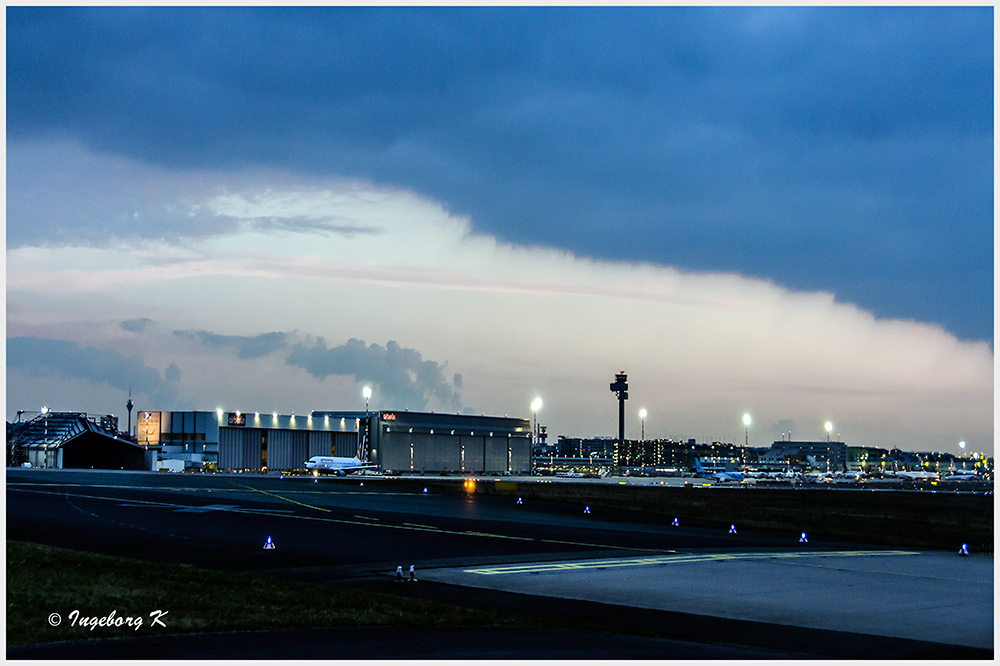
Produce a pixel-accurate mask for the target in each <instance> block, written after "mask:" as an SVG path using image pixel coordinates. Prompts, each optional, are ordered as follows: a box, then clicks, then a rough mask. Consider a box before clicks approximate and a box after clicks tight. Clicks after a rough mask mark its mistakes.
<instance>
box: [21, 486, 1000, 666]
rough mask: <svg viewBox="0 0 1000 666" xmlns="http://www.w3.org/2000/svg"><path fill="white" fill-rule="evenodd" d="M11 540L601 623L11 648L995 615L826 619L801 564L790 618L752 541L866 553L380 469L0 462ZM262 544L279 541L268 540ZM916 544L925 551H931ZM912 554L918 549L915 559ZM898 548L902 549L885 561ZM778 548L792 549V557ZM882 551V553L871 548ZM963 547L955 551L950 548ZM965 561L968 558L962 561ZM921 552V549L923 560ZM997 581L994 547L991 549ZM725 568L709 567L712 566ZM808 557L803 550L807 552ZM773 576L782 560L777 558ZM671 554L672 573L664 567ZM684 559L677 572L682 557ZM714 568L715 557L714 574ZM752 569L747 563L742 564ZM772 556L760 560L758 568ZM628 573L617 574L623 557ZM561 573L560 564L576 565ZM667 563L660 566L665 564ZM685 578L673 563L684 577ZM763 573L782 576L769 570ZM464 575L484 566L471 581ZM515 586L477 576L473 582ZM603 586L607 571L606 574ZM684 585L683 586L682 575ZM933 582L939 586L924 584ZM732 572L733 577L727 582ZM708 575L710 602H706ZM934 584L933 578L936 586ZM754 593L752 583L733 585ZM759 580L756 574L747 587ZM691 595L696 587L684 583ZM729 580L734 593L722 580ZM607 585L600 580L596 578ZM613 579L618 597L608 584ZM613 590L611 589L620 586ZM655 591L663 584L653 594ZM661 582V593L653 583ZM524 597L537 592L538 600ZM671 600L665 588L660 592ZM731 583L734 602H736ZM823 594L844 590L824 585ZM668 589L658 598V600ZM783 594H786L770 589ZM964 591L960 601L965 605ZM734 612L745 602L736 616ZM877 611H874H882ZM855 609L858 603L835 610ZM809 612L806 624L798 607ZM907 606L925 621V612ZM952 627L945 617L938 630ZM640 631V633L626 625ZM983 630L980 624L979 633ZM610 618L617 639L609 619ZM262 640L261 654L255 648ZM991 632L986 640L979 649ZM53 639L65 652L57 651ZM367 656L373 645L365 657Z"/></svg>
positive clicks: (321, 644)
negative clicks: (230, 469)
mask: <svg viewBox="0 0 1000 666" xmlns="http://www.w3.org/2000/svg"><path fill="white" fill-rule="evenodd" d="M6 481H7V488H6V497H7V536H8V539H21V540H27V541H35V542H39V543H47V544H51V545H57V546H65V547H71V548H78V549H82V550H90V551H96V552H105V553H110V554H116V555H123V556H128V557H136V558H141V559H150V560H154V561H157V560H158V561H171V562H188V563H191V564H195V565H198V566H203V567H209V568H216V569H226V570H244V571H245V570H256V571H264V572H267V573H269V574H271V575H275V576H286V577H290V578H295V579H298V580H312V581H317V582H322V583H327V584H336V585H346V586H351V587H360V588H362V589H377V590H379V591H394V592H395V593H397V594H405V595H408V596H418V597H421V598H429V599H438V600H442V601H451V602H454V603H461V604H465V605H470V606H477V605H479V606H482V607H488V608H504V609H509V610H515V611H517V612H522V613H526V614H529V615H530V614H532V613H534V614H535V615H536V616H537V615H546V614H553V613H558V614H561V615H564V616H567V617H578V618H581V619H589V620H594V619H596V620H598V621H600V622H603V623H604V624H606V625H607V627H608V631H609V633H606V634H599V635H598V638H599V640H595V639H594V637H593V634H592V632H572V631H564V630H563V631H559V632H551V631H542V630H538V629H533V628H530V627H525V628H514V629H511V628H501V627H493V628H483V629H475V630H467V629H462V630H454V629H436V630H426V629H424V630H419V629H414V628H401V629H397V628H392V629H385V628H370V629H366V630H363V631H358V630H352V632H349V633H348V634H347V635H346V636H345V634H344V633H343V631H341V630H308V629H303V630H301V631H300V632H299V633H295V632H259V633H256V632H244V633H241V634H239V635H238V636H236V635H232V634H226V635H221V634H220V635H200V636H187V637H185V636H170V637H159V638H151V637H140V638H127V639H126V638H123V639H114V640H102V641H87V642H86V643H85V645H74V644H49V645H46V646H29V647H24V648H10V649H8V657H10V658H53V659H55V658H63V657H64V656H71V655H72V656H75V657H76V658H117V657H115V656H114V655H120V656H121V657H122V658H124V657H132V658H194V657H202V658H214V657H217V656H218V657H228V658H240V657H241V656H246V655H251V656H255V657H256V658H310V657H311V656H313V655H315V656H322V657H324V658H466V657H469V658H480V659H486V658H504V659H507V658H510V659H515V658H516V659H534V658H566V659H569V658H602V659H603V658H676V659H681V658H684V659H686V658H759V659H764V658H802V657H803V656H807V657H838V658H866V657H867V658H904V657H905V658H914V657H921V656H923V657H931V656H936V657H937V658H946V657H951V658H963V657H972V658H992V654H993V651H992V617H993V608H992V594H990V595H989V599H988V601H984V600H982V599H981V597H978V596H977V597H975V598H974V599H971V600H968V603H967V604H965V607H963V608H957V607H956V606H955V604H951V605H949V604H937V605H926V604H925V606H927V610H926V613H929V614H931V615H934V614H936V615H937V616H938V618H939V619H941V618H943V619H947V620H948V621H949V622H951V624H950V625H948V626H958V625H959V624H961V623H962V622H963V621H965V620H964V619H963V618H964V616H963V615H962V614H964V613H977V614H978V616H977V617H979V618H980V620H977V622H979V623H981V622H982V621H983V620H982V618H985V617H988V622H989V631H988V641H987V640H986V639H985V638H984V635H985V634H983V633H982V632H981V631H979V632H978V633H977V632H973V634H974V636H973V637H972V638H969V637H968V636H963V635H958V634H956V633H954V632H952V633H948V632H947V631H945V630H943V629H942V630H941V631H939V632H937V633H934V632H927V631H924V630H923V629H922V626H923V625H921V624H920V622H919V621H917V620H915V619H913V617H908V616H904V615H900V614H899V613H898V611H899V609H900V608H901V606H899V605H898V604H905V603H908V601H907V599H905V598H903V599H897V598H895V597H885V596H884V595H883V597H882V598H879V597H877V596H876V597H875V598H874V603H876V604H879V603H881V604H882V607H883V608H882V611H881V612H882V614H883V615H886V616H889V617H891V616H892V615H893V613H896V615H897V616H898V617H899V623H901V624H902V625H905V626H906V627H907V631H905V632H902V634H903V635H899V634H900V632H890V631H881V630H878V628H877V627H874V626H873V625H872V624H871V623H869V624H867V625H860V626H859V625H850V624H845V623H844V622H843V621H842V620H837V618H835V617H832V616H831V615H830V614H829V612H828V610H829V607H830V603H829V600H828V599H824V598H822V597H819V596H815V595H814V596H813V597H812V601H810V595H809V594H803V593H802V587H801V585H803V584H807V583H808V581H809V580H810V577H812V578H813V579H814V580H813V583H814V585H813V590H814V591H815V590H822V589H830V581H829V580H827V579H826V578H824V576H827V575H828V574H829V571H828V570H829V569H830V567H829V566H827V565H828V563H829V562H830V561H831V560H826V561H825V563H824V564H823V565H822V566H821V567H815V566H813V567H812V568H811V569H810V568H809V567H806V566H799V567H798V569H797V570H800V572H802V573H803V576H804V578H803V579H802V580H804V581H806V583H801V584H799V583H797V584H796V585H790V586H788V587H787V588H785V589H784V590H782V589H781V586H780V585H779V586H777V587H778V589H773V586H772V588H768V589H766V590H765V591H764V592H765V593H764V594H762V595H756V596H758V597H760V598H769V597H774V595H776V594H787V595H788V596H787V598H788V599H790V600H795V603H794V604H790V606H792V607H793V612H792V613H791V617H789V616H781V615H780V614H778V615H775V614H774V613H771V612H770V611H767V609H766V608H762V607H760V605H759V604H758V605H757V606H756V607H755V606H754V604H753V603H748V602H747V600H748V599H751V600H752V599H753V598H754V596H755V595H754V593H753V592H752V590H751V591H747V590H745V589H743V587H740V585H742V583H740V581H747V580H751V581H752V580H756V581H768V580H772V581H773V580H780V579H781V575H777V576H775V575H771V574H768V573H767V571H768V566H771V567H772V568H773V566H774V565H768V561H767V559H763V560H762V559H759V556H760V555H762V554H768V553H772V554H781V555H782V556H787V555H789V554H795V553H800V554H803V555H808V554H811V553H816V552H818V551H848V550H859V549H864V550H872V549H870V548H864V547H863V546H859V545H858V544H845V543H834V542H827V543H817V542H815V541H811V542H810V543H805V544H803V543H799V541H798V535H788V534H780V533H770V532H764V531H757V532H754V531H748V530H740V531H739V532H738V533H737V534H730V533H729V532H728V531H727V530H719V529H718V527H717V526H705V525H698V524H695V523H691V524H688V521H684V520H683V517H681V519H682V521H683V522H682V524H681V526H680V527H671V526H669V525H668V524H664V522H663V521H662V519H660V518H651V517H648V516H644V515H639V514H634V513H630V512H625V511H607V510H597V509H593V510H591V511H589V512H585V507H582V506H573V505H570V504H560V503H554V502H552V503H546V502H529V503H528V504H523V503H522V504H517V503H515V502H513V501H512V500H511V499H510V498H504V497H497V496H486V495H478V494H471V495H466V494H453V493H435V492H428V493H424V492H422V490H421V489H420V488H416V489H414V488H404V487H401V485H400V484H394V483H393V482H392V481H391V480H385V479H374V478H363V477H348V478H346V479H320V481H319V482H318V483H313V482H312V481H311V480H310V479H307V478H302V477H299V478H285V479H280V478H277V477H275V476H273V475H272V476H269V477H260V476H253V475H193V474H167V473H159V474H156V473H114V472H93V471H91V472H86V471H70V470H59V471H56V470H51V471H42V470H19V469H18V470H12V469H9V470H8V471H7V478H6ZM268 537H270V538H271V540H272V543H273V544H274V545H275V548H274V549H264V548H263V546H264V544H265V542H266V540H267V539H268ZM726 553H729V554H756V555H757V556H758V559H742V560H741V559H735V560H734V559H729V560H725V561H723V560H719V559H711V558H712V557H713V556H718V555H719V554H726ZM692 554H694V555H700V556H708V559H705V560H702V561H700V562H699V563H695V562H687V563H685V564H683V565H682V564H679V563H676V562H675V563H674V564H672V565H668V564H664V562H662V561H658V562H656V563H654V564H639V565H634V566H631V567H625V568H627V569H629V571H628V572H627V573H625V574H623V575H624V576H625V579H624V580H631V581H639V580H646V581H654V580H659V581H661V582H658V583H655V584H654V583H653V582H647V583H646V584H644V585H640V586H638V587H636V586H633V587H631V588H625V587H622V582H621V580H622V579H619V580H618V581H615V580H614V579H610V578H608V574H607V573H606V572H607V569H608V568H609V567H604V569H603V570H599V569H598V568H597V567H593V566H589V568H586V569H582V570H581V569H577V570H573V569H565V568H564V569H555V570H553V571H529V572H525V573H511V572H507V573H504V574H492V575H485V574H470V573H467V571H468V570H469V569H473V568H477V567H478V568H486V569H488V568H491V567H493V568H495V567H503V566H512V565H517V564H530V565H533V566H534V564H535V563H539V562H543V563H544V562H547V563H552V564H551V566H553V567H558V566H565V563H573V562H578V563H583V564H584V565H585V566H586V565H587V563H588V562H591V563H592V562H593V561H595V560H609V561H616V562H627V561H630V560H632V561H635V560H636V559H637V558H675V557H679V556H686V555H692ZM925 555H926V554H925ZM920 557H924V556H923V555H922V556H920ZM895 558H896V561H901V560H903V559H905V558H904V557H903V556H895ZM786 559H787V558H786ZM882 559H883V560H886V559H891V556H888V555H884V556H882ZM956 559H958V558H957V556H956ZM971 559H975V558H962V561H964V562H969V561H970V560H971ZM924 561H927V560H926V559H925V560H924ZM989 561H990V566H989V567H988V568H989V581H988V583H989V585H988V589H989V590H992V565H991V564H992V558H989ZM723 562H725V564H726V565H735V566H734V567H730V568H729V569H728V571H727V570H720V569H718V568H717V567H718V565H719V564H720V563H723ZM802 563H807V561H806V560H799V564H802ZM410 564H413V565H415V567H416V568H417V571H418V572H419V573H420V578H421V581H420V582H419V583H417V584H404V585H395V584H394V583H392V573H393V572H394V571H395V568H396V567H397V566H403V568H404V570H406V569H408V567H409V565H410ZM782 566H783V569H782V571H783V572H787V571H789V570H790V569H789V567H788V566H785V565H782ZM934 566H935V565H931V569H930V571H929V572H924V573H923V574H920V575H911V574H898V575H896V577H895V578H893V579H891V580H889V581H888V582H887V583H886V586H885V587H883V588H878V586H876V587H875V589H882V590H883V592H884V591H885V590H890V591H891V590H893V589H895V587H896V586H901V587H900V589H907V588H912V589H913V590H914V593H913V594H914V597H915V598H920V597H921V594H922V591H923V590H925V589H926V590H932V591H933V592H934V593H935V594H937V592H938V591H939V590H940V589H941V588H940V585H941V581H942V580H943V581H944V584H946V585H948V586H950V587H949V588H948V589H950V590H952V589H953V590H954V591H957V593H958V594H963V592H962V590H963V589H964V588H963V586H966V585H969V586H972V587H976V586H979V587H982V585H983V584H984V582H983V580H982V578H983V576H985V574H984V573H983V570H982V568H980V569H978V570H977V573H975V574H968V573H966V574H962V575H953V576H950V577H949V576H941V575H938V574H935V573H934V572H933V569H934ZM671 567H673V568H671ZM678 567H685V569H683V570H682V569H680V568H678ZM713 567H716V568H715V569H713ZM747 567H750V568H747ZM762 567H763V568H762ZM618 570H619V573H620V572H621V570H622V568H618ZM833 570H838V571H839V573H838V574H837V575H838V576H840V577H839V578H838V579H837V580H836V581H834V582H833V584H834V585H835V586H841V587H840V588H837V587H834V588H833V589H843V591H844V594H843V596H844V597H845V598H849V597H850V596H851V595H855V596H857V595H858V594H859V593H860V591H862V590H865V589H868V588H871V587H872V586H871V580H870V579H867V578H865V577H866V576H870V575H871V572H858V571H854V572H852V571H851V570H850V567H849V566H848V567H846V568H845V567H843V566H839V567H838V566H833ZM567 571H569V572H571V574H570V575H569V576H568V577H567ZM666 572H672V573H668V574H667V576H666V577H664V576H663V574H664V573H666ZM678 573H679V574H681V575H680V576H678V575H677V574H678ZM772 573H773V572H772ZM470 578H474V579H478V580H477V581H471V580H470ZM487 578H489V579H492V580H494V581H501V580H502V581H506V582H501V583H497V584H494V583H491V584H489V585H484V584H483V582H482V581H483V580H484V579H487ZM607 581H610V582H607ZM678 581H687V582H688V584H687V587H685V585H680V586H678V584H677V582H678ZM929 581H936V582H929ZM734 585H735V586H736V587H735V588H734ZM706 586H709V587H714V588H717V591H716V594H715V595H714V596H713V595H708V596H709V597H711V599H713V600H711V601H710V600H706V599H705V598H702V600H701V601H700V602H697V603H695V601H697V599H698V598H699V596H698V595H699V594H701V592H703V591H704V589H705V588H706ZM927 586H929V587H927ZM744 587H745V585H744ZM751 587H752V586H751ZM684 589H687V590H688V592H689V593H690V592H692V591H693V592H695V593H697V594H694V595H693V596H692V594H688V595H687V596H684V594H683V593H682V592H683V590H684ZM733 589H737V590H738V594H735V595H734V594H730V593H729V592H728V590H733ZM600 590H604V592H600ZM609 590H610V591H609ZM616 590H617V591H616ZM656 590H658V591H656ZM654 591H655V593H654ZM529 593H530V594H529ZM671 595H674V596H671ZM727 595H728V596H727ZM833 598H834V599H838V598H840V597H838V596H836V595H834V597H833ZM665 600H666V601H665ZM778 604H779V606H780V605H781V602H780V597H779V601H778ZM959 605H960V604H959ZM732 607H738V608H740V609H742V610H741V611H740V612H739V613H733V612H731V611H732ZM876 612H878V610H877V606H876ZM846 615H850V612H848V613H846ZM809 617H812V618H813V621H812V622H807V621H803V618H809ZM914 617H917V618H918V619H919V617H920V616H919V614H916V615H915V616H914ZM942 626H945V625H942ZM873 629H874V630H873ZM637 631H638V633H644V634H646V635H644V636H634V635H622V634H623V633H636V632H637ZM977 631H978V630H977ZM615 632H620V633H615ZM258 643H259V644H260V645H258V647H257V648H256V649H255V650H249V651H248V648H247V646H250V645H257V644H258ZM984 644H988V647H984ZM60 650H63V651H64V652H60ZM369 655H370V657H369Z"/></svg>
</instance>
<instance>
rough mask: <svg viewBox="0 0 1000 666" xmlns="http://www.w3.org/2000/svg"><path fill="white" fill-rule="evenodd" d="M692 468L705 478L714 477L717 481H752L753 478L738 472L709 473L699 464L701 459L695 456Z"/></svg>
mask: <svg viewBox="0 0 1000 666" xmlns="http://www.w3.org/2000/svg"><path fill="white" fill-rule="evenodd" d="M694 469H695V471H696V472H697V473H698V476H701V477H703V478H706V479H714V480H715V481H716V482H718V483H753V482H754V480H753V479H750V478H747V477H746V476H744V475H743V474H740V473H739V472H714V473H710V472H709V471H708V470H706V469H705V468H704V467H702V466H701V461H700V460H698V459H697V458H695V459H694Z"/></svg>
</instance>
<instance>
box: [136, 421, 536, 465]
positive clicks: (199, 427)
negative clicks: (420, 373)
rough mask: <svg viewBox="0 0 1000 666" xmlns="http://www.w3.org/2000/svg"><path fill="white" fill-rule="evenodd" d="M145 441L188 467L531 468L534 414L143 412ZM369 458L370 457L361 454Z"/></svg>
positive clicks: (140, 438)
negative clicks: (325, 459) (316, 461)
mask: <svg viewBox="0 0 1000 666" xmlns="http://www.w3.org/2000/svg"><path fill="white" fill-rule="evenodd" d="M136 439H137V442H138V444H139V445H140V446H143V447H145V448H147V449H155V450H157V451H158V455H159V458H160V459H161V460H165V459H172V460H179V461H183V462H184V466H185V468H186V469H191V468H194V469H203V468H212V467H215V468H217V469H220V470H248V471H256V470H261V469H265V470H295V469H303V468H304V467H305V465H304V463H305V461H306V460H308V459H309V458H311V457H313V456H331V455H332V456H338V457H346V458H350V457H354V456H355V455H357V454H358V452H359V451H362V452H364V451H365V450H367V453H368V460H367V462H373V463H377V464H378V465H379V468H380V469H381V470H382V471H384V472H395V473H428V474H431V473H439V472H447V473H477V474H502V473H503V472H510V473H511V474H527V473H530V471H531V421H530V420H529V419H520V418H509V417H498V416H485V415H483V416H473V415H469V414H448V413H441V412H410V411H401V412H399V411H366V412H354V411H313V412H312V413H310V414H309V415H307V416H298V415H295V414H287V415H279V414H277V413H272V414H262V413H259V412H255V413H243V412H223V411H222V410H216V411H215V412H198V411H195V412H191V411H182V412H173V411H171V412H163V411H161V412H157V411H140V412H139V413H138V421H137V425H136ZM362 460H364V457H362Z"/></svg>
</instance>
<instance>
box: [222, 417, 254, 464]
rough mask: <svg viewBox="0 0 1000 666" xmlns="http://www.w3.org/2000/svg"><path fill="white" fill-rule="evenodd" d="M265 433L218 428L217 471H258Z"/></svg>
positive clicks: (252, 430)
mask: <svg viewBox="0 0 1000 666" xmlns="http://www.w3.org/2000/svg"><path fill="white" fill-rule="evenodd" d="M264 433H265V431H263V430H261V429H260V428H225V427H223V428H219V469H260V468H261V466H262V464H261V463H262V460H261V458H262V456H261V453H262V446H263V445H264V444H263V438H264Z"/></svg>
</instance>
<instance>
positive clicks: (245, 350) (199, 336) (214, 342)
mask: <svg viewBox="0 0 1000 666" xmlns="http://www.w3.org/2000/svg"><path fill="white" fill-rule="evenodd" d="M174 335H175V336H177V337H180V338H188V339H191V340H197V341H198V342H201V343H202V344H204V345H207V346H209V347H228V348H231V349H235V350H236V356H237V357H238V358H241V359H248V358H260V357H261V356H266V355H268V354H272V353H274V352H277V351H282V350H284V349H285V348H286V347H287V346H288V342H287V340H288V334H287V333H280V332H273V333H261V334H260V335H255V336H243V335H219V334H218V333H210V332H208V331H174Z"/></svg>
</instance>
